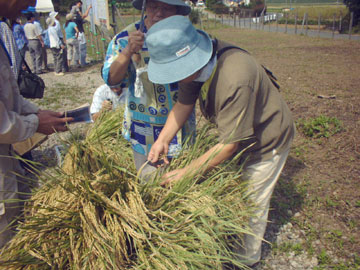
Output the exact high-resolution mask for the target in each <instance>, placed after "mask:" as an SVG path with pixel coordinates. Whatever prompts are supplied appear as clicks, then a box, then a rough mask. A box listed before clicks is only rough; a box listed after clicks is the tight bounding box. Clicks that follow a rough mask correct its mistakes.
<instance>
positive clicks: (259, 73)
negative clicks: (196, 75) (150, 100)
mask: <svg viewBox="0 0 360 270" xmlns="http://www.w3.org/2000/svg"><path fill="white" fill-rule="evenodd" d="M226 46H230V44H227V43H225V42H221V41H219V42H218V46H217V50H219V49H221V48H223V47H226ZM210 80H211V82H210V86H209V90H208V93H207V95H206V98H205V99H202V97H201V95H200V107H201V110H202V113H203V114H204V115H205V117H206V118H207V119H209V120H210V121H211V122H213V123H215V124H216V126H217V129H218V133H219V142H221V143H234V142H240V146H239V149H238V151H242V150H244V149H245V148H247V147H248V148H247V149H246V151H245V152H244V153H245V157H249V161H256V162H257V161H260V160H266V159H268V158H271V157H272V156H273V155H275V154H276V153H281V152H282V151H284V150H286V149H288V148H289V147H290V145H291V142H292V139H293V137H294V133H295V128H294V123H293V119H292V116H291V112H290V110H289V108H288V106H287V105H286V103H285V101H284V100H283V98H282V97H281V94H280V93H279V91H278V89H277V88H276V87H275V86H274V85H273V84H272V82H271V81H270V79H269V78H268V76H267V74H266V72H265V70H264V68H263V67H262V66H261V65H260V64H258V63H257V62H256V60H255V59H254V57H252V56H251V55H250V54H248V53H246V52H243V51H241V50H239V49H230V50H228V51H226V52H224V53H223V54H222V55H221V56H220V57H219V58H218V59H217V66H216V71H215V73H214V75H213V76H212V78H210ZM201 85H202V84H201V83H198V82H192V83H189V84H181V85H180V90H179V99H178V101H179V102H180V103H182V104H194V103H195V102H196V99H197V98H198V97H199V93H200V88H201ZM249 155H250V156H249Z"/></svg>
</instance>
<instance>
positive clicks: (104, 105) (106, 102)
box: [101, 100, 112, 111]
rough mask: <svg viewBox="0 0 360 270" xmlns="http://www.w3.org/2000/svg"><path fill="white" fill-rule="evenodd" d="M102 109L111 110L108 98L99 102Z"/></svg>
mask: <svg viewBox="0 0 360 270" xmlns="http://www.w3.org/2000/svg"><path fill="white" fill-rule="evenodd" d="M101 110H102V111H111V110H112V103H111V101H109V100H104V101H103V103H102V104H101Z"/></svg>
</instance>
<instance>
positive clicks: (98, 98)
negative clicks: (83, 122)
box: [90, 84, 127, 114]
mask: <svg viewBox="0 0 360 270" xmlns="http://www.w3.org/2000/svg"><path fill="white" fill-rule="evenodd" d="M126 90H127V89H126V88H123V91H122V93H121V95H120V96H118V95H117V94H115V93H114V92H113V91H112V90H111V89H110V87H109V86H108V85H106V84H103V85H101V86H100V87H99V88H98V89H96V91H95V93H94V97H93V100H92V103H91V106H90V114H94V113H97V112H99V111H100V110H101V106H102V103H103V102H104V101H105V100H109V101H111V102H112V104H113V110H115V109H116V108H117V107H119V106H120V105H122V104H125V95H126V94H125V93H126Z"/></svg>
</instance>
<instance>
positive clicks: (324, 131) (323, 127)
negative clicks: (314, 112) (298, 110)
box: [297, 115, 342, 138]
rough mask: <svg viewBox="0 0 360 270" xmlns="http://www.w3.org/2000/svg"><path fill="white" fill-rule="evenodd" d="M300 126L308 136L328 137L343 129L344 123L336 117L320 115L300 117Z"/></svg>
mask: <svg viewBox="0 0 360 270" xmlns="http://www.w3.org/2000/svg"><path fill="white" fill-rule="evenodd" d="M297 125H298V128H299V129H300V130H301V131H302V133H303V134H304V135H305V136H307V137H312V138H320V137H325V138H328V137H330V136H332V135H334V134H336V133H338V132H340V131H341V130H342V124H341V122H340V121H339V120H338V119H337V118H336V117H327V116H324V115H320V116H318V117H316V118H309V119H299V120H298V124H297Z"/></svg>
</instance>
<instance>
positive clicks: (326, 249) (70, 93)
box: [35, 28, 360, 269]
mask: <svg viewBox="0 0 360 270" xmlns="http://www.w3.org/2000/svg"><path fill="white" fill-rule="evenodd" d="M209 33H211V34H212V35H214V36H215V37H217V38H219V39H223V40H227V41H229V42H232V43H233V44H236V45H238V46H240V47H242V48H244V49H246V50H248V51H249V52H251V53H252V54H253V55H254V56H255V57H256V58H257V59H258V60H259V62H261V63H262V64H264V65H265V66H267V67H268V68H269V69H271V70H272V71H273V72H274V74H275V75H276V76H277V78H278V80H279V83H280V85H281V92H282V94H283V96H284V98H285V99H286V101H287V103H288V105H289V107H290V108H291V111H292V113H293V116H294V119H295V121H296V122H297V123H299V121H300V119H309V118H315V117H318V116H321V115H323V116H328V117H335V118H336V119H338V120H340V121H341V126H342V131H341V132H339V133H337V134H335V135H332V136H330V137H329V138H317V139H315V138H309V137H306V136H305V135H304V134H303V133H302V131H301V129H298V133H297V136H296V138H295V141H294V144H293V147H292V149H291V153H290V157H289V159H288V162H287V164H286V168H285V170H284V172H283V174H282V176H281V179H280V181H279V184H278V185H277V188H276V190H275V194H274V198H273V200H272V209H273V210H272V212H271V216H270V220H271V222H272V223H273V224H277V225H281V224H285V223H287V222H291V223H292V224H293V225H294V226H296V228H297V229H298V230H300V231H301V232H302V235H303V237H304V238H305V239H306V240H307V241H306V244H305V245H303V246H302V247H301V248H302V249H304V250H306V251H307V252H308V253H309V254H313V255H314V254H315V255H316V256H317V257H318V259H319V265H320V266H323V267H324V268H319V269H330V268H331V269H333V268H335V267H338V268H336V269H359V268H357V267H360V266H359V265H360V230H359V226H360V138H359V137H360V118H359V116H360V76H359V74H360V53H359V52H360V42H357V41H339V40H330V39H318V38H310V37H305V36H294V35H285V34H282V33H277V34H271V33H267V32H262V31H254V30H241V29H233V28H226V29H224V28H222V29H209ZM49 63H52V62H51V57H49ZM100 67H101V63H93V64H92V65H90V66H88V67H85V68H82V69H72V71H71V72H70V73H67V74H66V75H65V76H63V77H56V76H54V75H53V73H52V72H51V73H47V74H44V75H41V76H42V77H43V78H44V80H45V82H46V85H47V89H46V93H45V97H44V99H42V100H39V101H35V102H36V103H38V104H39V105H40V106H41V107H42V108H51V109H54V110H60V111H61V110H65V109H72V108H75V107H77V106H79V105H81V104H83V103H86V102H89V103H90V102H91V99H92V94H93V92H94V91H95V89H96V88H97V87H98V86H100V85H101V84H102V79H101V77H100ZM320 96H321V97H322V98H321V97H320ZM330 96H332V98H328V97H330ZM324 97H325V98H324ZM73 127H74V129H76V128H83V127H81V126H73ZM65 135H66V134H62V135H60V137H61V136H65ZM59 139H60V138H59V136H58V135H52V136H51V138H50V139H49V140H48V141H47V142H45V143H44V144H43V145H42V146H41V147H39V148H38V149H37V150H36V151H40V152H41V151H44V150H45V149H49V148H50V147H51V145H54V144H56V143H57V142H58V140H59ZM340 267H344V268H340Z"/></svg>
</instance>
